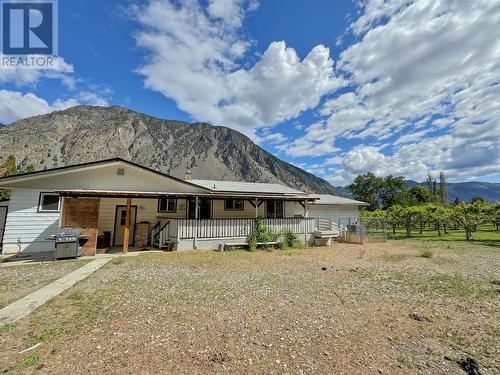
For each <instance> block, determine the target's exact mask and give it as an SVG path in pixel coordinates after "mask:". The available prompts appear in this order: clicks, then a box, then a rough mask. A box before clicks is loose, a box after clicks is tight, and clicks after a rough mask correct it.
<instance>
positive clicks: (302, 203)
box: [58, 190, 316, 255]
mask: <svg viewBox="0 0 500 375" xmlns="http://www.w3.org/2000/svg"><path fill="white" fill-rule="evenodd" d="M58 193H59V194H60V195H61V196H62V197H63V203H62V207H61V223H60V227H61V228H64V229H66V228H67V229H80V230H82V232H83V233H84V234H85V235H86V236H88V237H89V240H88V242H87V244H86V245H85V246H84V248H83V249H82V250H83V253H84V254H85V255H94V254H96V253H99V252H100V249H101V248H102V249H106V248H113V249H117V248H121V251H122V252H123V253H127V252H128V251H130V250H131V249H132V248H135V249H145V248H151V247H154V248H159V249H168V250H189V249H215V248H217V247H218V244H220V243H239V242H242V241H245V239H246V236H247V235H248V234H250V233H251V232H252V230H253V228H254V227H255V223H256V219H257V218H262V220H263V223H264V225H266V226H268V227H271V228H273V230H275V231H286V230H290V231H292V232H294V233H296V234H297V235H300V238H301V239H303V241H305V242H308V241H309V240H310V236H311V234H312V232H313V231H314V230H315V228H316V219H315V218H310V217H308V216H309V215H308V207H309V203H310V202H312V201H313V199H311V198H309V197H307V196H300V197H297V196H290V197H287V196H271V195H259V196H257V195H235V194H220V193H218V194H174V193H172V194H169V193H151V192H103V191H76V190H71V191H68V190H66V191H58Z"/></svg>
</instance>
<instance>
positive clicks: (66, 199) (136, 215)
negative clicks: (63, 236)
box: [0, 159, 364, 255]
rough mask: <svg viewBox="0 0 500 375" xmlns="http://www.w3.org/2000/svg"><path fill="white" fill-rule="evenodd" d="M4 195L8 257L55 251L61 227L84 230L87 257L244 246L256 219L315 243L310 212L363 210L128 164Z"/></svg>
mask: <svg viewBox="0 0 500 375" xmlns="http://www.w3.org/2000/svg"><path fill="white" fill-rule="evenodd" d="M0 189H9V190H10V191H11V200H10V203H9V209H8V215H7V220H6V224H5V234H4V245H3V253H4V254H9V253H18V252H26V253H32V252H44V251H50V250H52V249H53V241H52V240H50V239H49V237H50V235H52V234H56V233H58V232H60V231H61V228H63V229H79V230H81V231H82V233H83V234H84V235H85V236H86V237H87V241H86V243H85V244H84V246H83V247H82V252H83V254H85V255H94V254H95V253H96V252H97V251H99V250H98V249H99V248H112V247H120V248H122V249H123V251H124V252H126V251H128V249H129V246H133V247H136V248H143V247H146V246H148V244H152V245H153V246H156V247H159V248H165V247H173V248H175V249H176V250H185V249H213V248H217V246H218V245H219V244H220V243H239V242H242V241H244V240H245V238H246V236H247V235H248V234H249V233H250V232H251V230H252V228H253V226H254V224H255V219H256V218H257V217H260V218H263V220H264V224H265V225H267V226H270V227H272V228H274V229H275V230H286V229H289V230H292V231H293V232H295V233H297V234H299V235H301V236H303V237H302V238H303V239H304V240H305V241H311V236H312V232H313V231H314V230H315V229H316V224H317V223H316V218H315V217H313V216H310V209H311V207H313V210H318V212H321V213H325V214H328V212H330V214H331V215H335V212H339V214H342V215H343V214H344V213H348V214H349V215H353V216H354V217H357V216H358V209H359V206H360V205H363V204H364V203H362V202H357V201H353V200H347V201H342V202H340V201H334V200H332V199H333V198H327V197H326V196H320V197H319V198H317V197H315V196H313V195H308V194H306V193H304V192H301V191H298V190H295V189H292V188H290V187H286V186H283V185H279V184H264V183H247V182H232V181H210V180H193V179H192V177H191V175H190V173H187V175H186V178H185V179H184V180H182V179H179V178H175V177H173V176H169V175H167V174H164V173H161V172H158V171H156V170H153V169H150V168H146V167H144V166H141V165H139V164H135V163H132V162H129V161H125V160H123V159H110V160H103V161H98V162H91V163H85V164H79V165H74V166H67V167H62V168H55V169H50V170H44V171H38V172H33V173H27V174H22V175H16V176H10V177H4V178H1V179H0ZM337 198H338V197H337ZM323 203H324V204H325V205H324V206H323ZM326 206H328V207H330V211H328V208H327V209H325V208H324V207H326ZM341 207H344V211H342V210H343V209H342V208H341ZM346 207H348V208H346ZM335 210H337V211H335Z"/></svg>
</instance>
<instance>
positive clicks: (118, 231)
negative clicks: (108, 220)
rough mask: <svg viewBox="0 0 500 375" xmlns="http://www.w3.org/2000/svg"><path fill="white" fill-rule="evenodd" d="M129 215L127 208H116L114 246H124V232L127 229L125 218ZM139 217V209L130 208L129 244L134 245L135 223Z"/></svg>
mask: <svg viewBox="0 0 500 375" xmlns="http://www.w3.org/2000/svg"><path fill="white" fill-rule="evenodd" d="M126 213H127V207H126V206H116V215H115V231H114V241H113V244H114V245H115V246H122V245H123V231H124V229H125V216H126ZM136 216H137V207H136V206H132V207H130V227H129V240H128V244H129V245H133V244H134V237H135V221H136Z"/></svg>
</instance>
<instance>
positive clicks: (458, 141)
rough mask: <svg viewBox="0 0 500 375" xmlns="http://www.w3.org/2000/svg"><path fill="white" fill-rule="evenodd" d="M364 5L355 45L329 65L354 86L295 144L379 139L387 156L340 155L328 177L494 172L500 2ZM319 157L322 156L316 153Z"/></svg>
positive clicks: (426, 0)
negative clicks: (338, 169)
mask: <svg viewBox="0 0 500 375" xmlns="http://www.w3.org/2000/svg"><path fill="white" fill-rule="evenodd" d="M362 4H363V7H362V14H361V16H360V17H359V18H358V19H357V20H356V21H355V22H354V23H353V24H352V25H351V30H353V32H354V34H355V35H356V36H358V37H359V38H360V39H359V41H358V42H357V43H355V44H353V45H351V46H350V47H349V48H347V49H346V50H345V51H344V52H343V53H342V54H341V56H340V59H339V60H338V64H337V66H336V69H337V71H338V72H339V73H340V74H344V75H345V76H346V77H348V79H349V84H350V88H351V90H350V91H348V92H343V93H342V94H341V95H339V96H338V97H336V98H331V99H329V100H327V101H326V102H325V103H324V105H323V106H322V107H321V110H320V114H321V115H323V116H325V117H326V121H324V123H323V124H322V125H319V126H315V127H309V128H308V129H306V134H305V136H304V139H307V140H308V144H307V145H305V143H306V142H305V141H302V142H301V144H302V145H303V147H302V148H303V149H306V148H307V147H312V146H313V145H314V142H315V141H314V140H315V139H318V138H321V139H322V142H327V141H328V140H330V144H333V140H336V142H335V143H336V144H341V141H340V140H342V139H350V140H357V141H358V142H364V143H367V144H373V143H374V142H381V141H383V142H385V143H386V147H385V150H384V153H382V152H381V150H380V149H378V148H371V147H360V148H354V149H352V150H351V151H349V152H346V153H345V154H344V155H343V156H342V157H343V167H342V168H344V171H342V172H338V173H336V174H334V176H332V178H335V181H339V180H341V179H344V180H348V179H349V178H352V177H353V176H354V175H355V174H356V173H363V172H366V171H369V170H372V171H375V172H377V173H379V174H389V173H392V174H398V173H399V174H406V175H408V176H410V177H411V178H419V177H420V176H422V174H423V173H426V170H427V169H430V170H441V169H442V170H445V172H446V173H447V174H448V175H449V176H450V177H451V178H452V179H453V178H456V179H461V178H463V179H471V178H477V177H479V176H485V175H488V174H492V173H498V170H500V157H499V152H500V151H498V150H500V101H499V100H498V97H500V64H498V61H500V34H499V33H498V25H499V24H500V3H499V2H498V1H489V0H477V1H468V0H457V1H444V0H415V1H406V0H401V1H399V0H389V1H380V0H368V1H364V2H363V3H362ZM389 140H392V141H390V143H391V144H392V146H393V147H392V148H388V147H387V144H388V142H389ZM485 142H489V143H488V144H489V145H490V146H489V148H486V146H485V144H486V143H485ZM477 145H482V146H481V147H478V146H477ZM292 150H293V149H292ZM315 151H316V150H315ZM321 152H323V153H324V154H327V153H328V150H323V151H321V150H319V149H318V150H317V153H316V154H315V155H316V156H317V155H321ZM303 154H304V153H303V152H302V153H298V155H303ZM333 160H334V161H335V162H336V163H337V162H338V161H339V160H338V158H337V157H334V158H333Z"/></svg>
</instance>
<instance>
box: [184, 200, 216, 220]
mask: <svg viewBox="0 0 500 375" xmlns="http://www.w3.org/2000/svg"><path fill="white" fill-rule="evenodd" d="M198 204H199V205H200V211H199V213H198V214H199V215H198V218H199V219H211V218H212V200H211V199H206V198H198ZM194 210H195V199H194V198H190V199H189V200H188V210H187V215H188V219H194V217H195V212H194Z"/></svg>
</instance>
